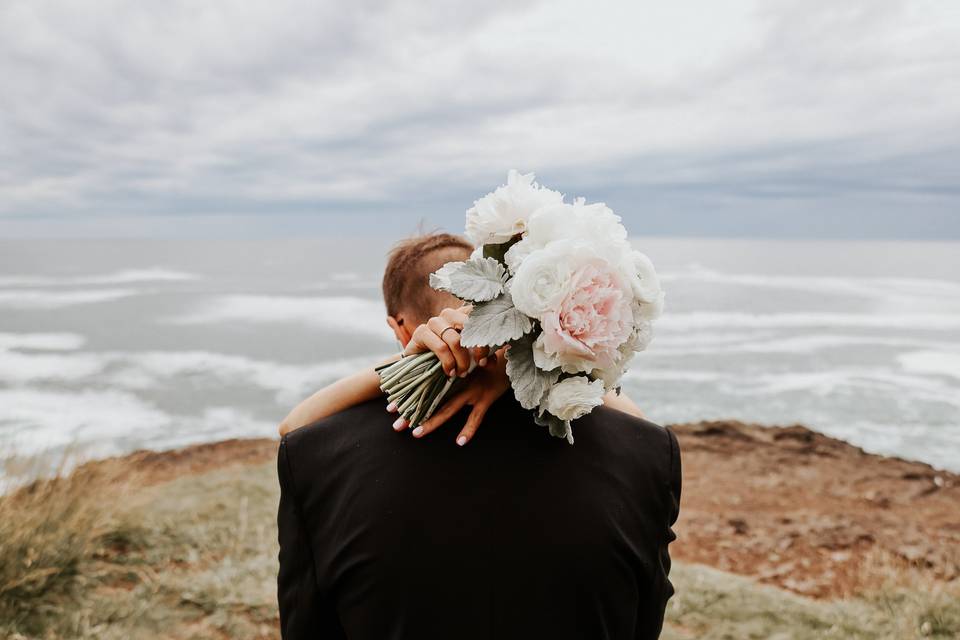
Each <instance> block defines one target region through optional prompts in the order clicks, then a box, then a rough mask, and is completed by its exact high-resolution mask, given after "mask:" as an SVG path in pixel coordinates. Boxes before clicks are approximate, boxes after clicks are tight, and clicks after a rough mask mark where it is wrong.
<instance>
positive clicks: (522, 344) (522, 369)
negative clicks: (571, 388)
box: [507, 333, 560, 409]
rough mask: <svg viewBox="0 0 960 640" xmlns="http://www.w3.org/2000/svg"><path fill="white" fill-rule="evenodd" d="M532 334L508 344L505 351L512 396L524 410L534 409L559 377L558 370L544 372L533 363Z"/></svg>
mask: <svg viewBox="0 0 960 640" xmlns="http://www.w3.org/2000/svg"><path fill="white" fill-rule="evenodd" d="M533 340H534V336H533V334H532V333H530V334H527V335H525V336H523V337H522V338H520V339H519V340H514V341H513V342H511V343H510V348H509V349H507V376H508V377H509V378H510V386H511V387H513V395H514V397H516V399H517V402H519V403H520V406H521V407H523V408H524V409H536V408H538V407H539V406H540V402H541V401H542V400H543V397H544V396H545V395H546V394H547V391H549V390H550V387H552V386H553V385H554V384H555V383H556V382H557V379H558V378H559V377H560V370H559V369H555V370H554V371H544V370H543V369H541V368H539V367H538V366H537V365H536V364H534V362H533Z"/></svg>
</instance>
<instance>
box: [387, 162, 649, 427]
mask: <svg viewBox="0 0 960 640" xmlns="http://www.w3.org/2000/svg"><path fill="white" fill-rule="evenodd" d="M466 231H467V236H468V237H469V238H470V240H471V241H473V243H474V244H475V245H476V246H477V249H476V251H474V253H473V255H472V256H471V257H470V259H469V260H466V261H464V262H449V263H447V264H445V265H443V267H441V268H440V269H438V270H437V271H436V272H435V273H433V274H432V275H431V276H430V285H431V286H432V287H434V288H435V289H439V290H443V291H448V292H450V293H452V294H453V295H455V296H457V297H458V298H460V299H462V300H464V301H468V302H470V303H472V304H473V311H472V312H471V313H470V316H469V318H468V320H467V322H466V323H465V324H464V327H463V330H462V332H461V335H460V343H461V344H462V345H463V346H464V347H490V349H491V350H496V349H498V348H500V347H502V346H507V349H506V350H505V354H506V358H507V375H508V376H509V378H510V386H511V387H512V388H513V393H514V395H515V397H516V399H517V401H518V402H519V403H520V404H521V406H523V407H524V408H525V409H532V410H534V412H535V413H534V417H535V420H536V421H537V422H538V423H539V424H542V425H544V426H547V427H549V430H550V433H551V434H552V435H555V436H559V437H562V438H566V439H567V440H568V441H569V442H570V443H573V431H572V429H571V427H570V422H571V421H572V420H576V419H577V418H579V417H581V416H583V415H585V414H587V413H589V412H590V411H591V410H593V408H594V407H596V406H598V405H600V404H602V402H603V396H604V394H605V393H606V392H607V390H609V389H617V390H618V391H619V382H620V378H621V377H622V376H623V374H624V372H625V371H626V369H627V365H628V364H629V362H630V360H631V359H632V358H633V356H634V354H636V353H637V352H639V351H642V350H643V349H645V348H646V346H647V344H648V343H649V342H650V338H651V335H652V334H651V323H652V321H653V320H654V319H656V318H657V316H659V315H660V312H661V310H662V308H663V291H662V290H661V289H660V282H659V280H658V278H657V274H656V272H655V271H654V268H653V264H652V263H651V262H650V260H649V259H648V258H647V257H646V256H645V255H644V254H642V253H640V252H639V251H635V250H634V249H633V248H632V247H631V246H630V243H629V241H628V240H627V231H626V229H624V227H623V225H622V224H621V223H620V218H619V216H617V215H615V214H614V213H613V211H611V210H610V209H609V208H608V207H607V206H606V205H604V204H602V203H596V204H586V202H585V201H584V200H583V199H582V198H578V199H577V200H575V201H574V202H573V203H568V202H565V201H564V198H563V196H562V195H561V194H560V193H558V192H556V191H551V190H550V189H546V188H544V187H542V186H540V185H538V184H537V183H536V182H534V176H533V174H527V175H521V174H519V173H517V172H516V171H511V172H510V173H509V175H508V176H507V184H506V185H504V186H501V187H500V188H498V189H497V190H496V191H494V192H493V193H490V194H488V195H486V196H484V197H483V198H480V199H479V200H477V201H476V202H475V203H474V206H473V207H472V208H470V209H469V210H468V211H467V227H466ZM379 374H380V383H381V385H380V386H381V389H383V391H384V392H386V394H387V395H388V396H389V399H390V401H391V402H395V403H396V405H397V407H398V409H399V411H400V414H401V415H402V416H403V417H404V418H405V419H407V420H408V421H409V422H410V424H411V425H414V426H415V425H417V424H420V423H421V422H423V421H424V420H426V419H427V418H429V417H430V415H431V414H432V413H433V412H434V410H435V409H436V408H437V406H438V405H439V404H440V402H441V401H442V400H443V398H444V397H445V396H446V395H447V394H448V393H449V392H450V390H451V388H452V387H453V386H454V384H455V382H456V381H457V380H459V378H456V377H453V376H451V377H450V378H448V377H447V376H446V375H445V374H444V372H443V369H442V368H441V366H440V362H439V361H438V360H437V358H436V356H435V355H434V354H433V353H430V352H427V353H423V354H419V355H414V356H407V357H405V358H402V359H401V360H399V361H397V362H395V363H392V364H389V365H385V366H384V367H381V368H380V369H379Z"/></svg>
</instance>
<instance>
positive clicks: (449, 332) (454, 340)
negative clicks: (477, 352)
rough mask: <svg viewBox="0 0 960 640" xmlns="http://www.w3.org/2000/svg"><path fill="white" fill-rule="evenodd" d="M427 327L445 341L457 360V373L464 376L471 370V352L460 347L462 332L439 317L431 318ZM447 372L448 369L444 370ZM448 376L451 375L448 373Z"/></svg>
mask: <svg viewBox="0 0 960 640" xmlns="http://www.w3.org/2000/svg"><path fill="white" fill-rule="evenodd" d="M427 326H428V327H430V330H431V331H433V332H434V333H435V334H436V335H437V336H439V337H440V339H441V340H443V341H444V342H445V343H446V345H447V347H448V348H449V349H450V353H452V354H453V358H454V360H456V373H458V374H460V375H464V374H466V372H467V369H469V368H470V352H469V351H467V349H466V348H465V347H461V346H460V332H459V331H458V330H457V328H456V327H455V326H454V325H452V324H450V323H449V322H447V321H446V320H444V319H443V318H441V317H439V316H435V317H433V318H430V320H428V321H427ZM444 370H446V368H444ZM447 375H451V374H450V373H448V374H447Z"/></svg>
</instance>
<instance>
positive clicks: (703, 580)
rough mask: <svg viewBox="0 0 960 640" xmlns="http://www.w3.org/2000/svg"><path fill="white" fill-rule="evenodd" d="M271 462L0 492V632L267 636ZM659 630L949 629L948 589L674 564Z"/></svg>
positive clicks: (120, 474) (903, 633)
mask: <svg viewBox="0 0 960 640" xmlns="http://www.w3.org/2000/svg"><path fill="white" fill-rule="evenodd" d="M277 494H278V489H277V486H276V480H275V475H274V465H273V463H272V462H267V463H263V462H259V463H256V464H252V465H246V466H240V467H233V468H226V469H219V470H214V471H209V472H204V473H199V474H189V475H184V476H182V477H178V478H175V479H173V480H169V481H165V482H162V483H159V484H149V483H147V484H144V483H143V482H141V481H138V480H137V479H136V478H131V477H130V475H129V471H128V470H127V469H119V468H117V467H116V466H115V465H114V466H111V465H99V466H96V465H94V466H92V467H90V468H84V469H82V470H81V472H79V473H77V474H75V475H74V476H71V477H70V478H68V479H66V480H60V481H56V482H52V483H42V484H38V485H36V486H34V487H32V488H31V489H30V490H26V491H21V492H19V493H17V494H15V495H13V496H8V497H6V498H2V499H0V637H4V638H7V637H10V638H97V639H103V640H109V639H113V638H117V639H120V638H123V639H131V638H161V637H162V638H178V639H179V638H183V639H185V638H204V639H206V638H235V639H239V640H242V639H246V638H275V637H277V631H276V629H277V619H276V602H275V592H274V586H275V576H276V565H275V563H276V557H277V546H276V545H277V543H276V530H275V511H276V504H277ZM674 582H675V584H676V586H677V596H676V597H675V598H674V600H673V601H672V602H671V605H670V608H669V610H668V616H669V621H668V628H667V629H666V631H665V634H664V637H665V638H669V639H676V638H717V639H719V638H731V639H732V638H736V639H742V638H782V639H788V638H796V639H801V638H913V637H940V638H955V637H960V589H957V588H954V587H951V586H949V585H946V586H945V585H943V584H939V583H938V584H932V583H930V584H925V583H913V584H910V580H909V579H907V578H906V577H903V576H891V584H890V585H889V586H887V587H885V588H883V589H878V590H876V591H875V592H872V593H869V594H863V596H862V597H859V598H858V599H854V600H844V601H822V600H810V599H807V598H804V597H801V596H798V595H795V594H792V593H788V592H785V591H781V590H779V589H776V588H773V587H768V586H762V585H758V584H756V583H755V582H753V581H752V580H749V579H746V578H742V577H738V576H734V575H731V574H728V573H723V572H719V571H715V570H712V569H709V568H706V567H703V566H699V565H684V564H680V563H677V565H676V568H675V572H674Z"/></svg>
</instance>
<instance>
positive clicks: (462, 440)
mask: <svg viewBox="0 0 960 640" xmlns="http://www.w3.org/2000/svg"><path fill="white" fill-rule="evenodd" d="M457 444H458V445H460V446H461V447H462V446H463V445H465V444H467V436H460V437H459V438H457Z"/></svg>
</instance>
